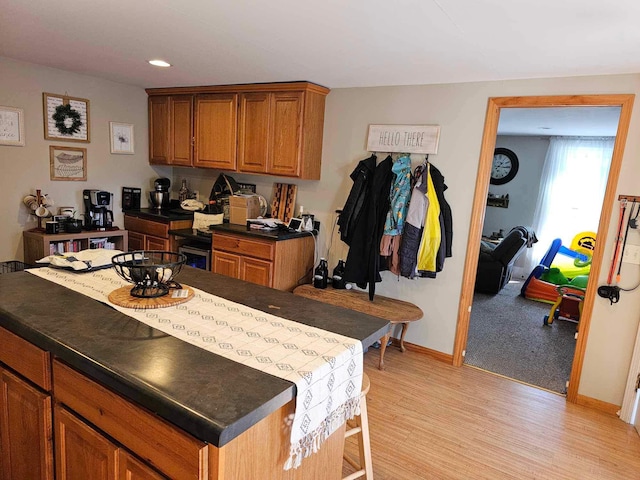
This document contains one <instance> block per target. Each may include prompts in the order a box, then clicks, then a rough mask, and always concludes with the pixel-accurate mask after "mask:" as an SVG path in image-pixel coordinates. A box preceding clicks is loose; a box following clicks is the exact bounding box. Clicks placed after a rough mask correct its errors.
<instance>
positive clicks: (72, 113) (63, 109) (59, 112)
mask: <svg viewBox="0 0 640 480" xmlns="http://www.w3.org/2000/svg"><path fill="white" fill-rule="evenodd" d="M53 119H54V120H55V121H56V128H57V129H58V131H59V132H60V133H61V134H62V135H73V134H74V133H78V132H79V131H80V127H81V126H82V121H81V120H80V113H78V111H77V110H74V109H73V108H71V105H69V104H67V105H58V106H57V107H56V113H54V114H53ZM67 119H69V120H71V125H70V126H67V122H66V121H67Z"/></svg>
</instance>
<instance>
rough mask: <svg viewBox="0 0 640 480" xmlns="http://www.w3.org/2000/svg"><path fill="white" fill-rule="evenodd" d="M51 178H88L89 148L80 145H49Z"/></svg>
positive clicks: (82, 179) (81, 179) (79, 179)
mask: <svg viewBox="0 0 640 480" xmlns="http://www.w3.org/2000/svg"><path fill="white" fill-rule="evenodd" d="M49 167H50V175H51V180H72V181H73V180H76V181H84V180H86V179H87V149H86V148H78V147H61V146H56V145H51V146H49Z"/></svg>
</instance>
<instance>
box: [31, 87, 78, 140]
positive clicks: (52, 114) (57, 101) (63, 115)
mask: <svg viewBox="0 0 640 480" xmlns="http://www.w3.org/2000/svg"><path fill="white" fill-rule="evenodd" d="M42 97H43V98H42V99H43V104H44V138H45V139H47V140H67V141H69V142H86V143H89V141H90V136H89V133H90V132H89V100H87V99H86V98H74V97H69V96H66V95H56V94H55V93H43V94H42Z"/></svg>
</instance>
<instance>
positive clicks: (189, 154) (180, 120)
mask: <svg viewBox="0 0 640 480" xmlns="http://www.w3.org/2000/svg"><path fill="white" fill-rule="evenodd" d="M169 105H170V110H169V111H170V113H171V117H170V118H171V135H170V142H171V143H170V151H171V157H170V159H169V163H170V164H171V165H183V166H187V167H190V166H191V165H192V163H193V96H192V95H174V96H172V97H170V102H169Z"/></svg>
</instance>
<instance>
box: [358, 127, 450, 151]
mask: <svg viewBox="0 0 640 480" xmlns="http://www.w3.org/2000/svg"><path fill="white" fill-rule="evenodd" d="M439 140H440V126H439V125H369V136H368V138H367V150H368V151H370V152H388V153H392V152H398V153H425V154H431V153H438V141H439Z"/></svg>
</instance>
